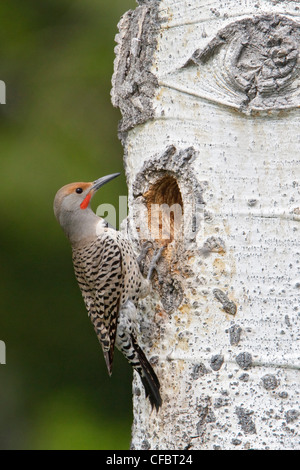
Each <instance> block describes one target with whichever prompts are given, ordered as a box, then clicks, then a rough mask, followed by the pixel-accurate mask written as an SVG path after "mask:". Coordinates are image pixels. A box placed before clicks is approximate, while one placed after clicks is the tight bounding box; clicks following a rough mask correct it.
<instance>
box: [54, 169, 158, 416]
mask: <svg viewBox="0 0 300 470" xmlns="http://www.w3.org/2000/svg"><path fill="white" fill-rule="evenodd" d="M117 176H119V173H115V174H112V175H108V176H104V177H103V178H99V179H97V180H96V181H94V182H92V183H71V184H67V185H66V186H63V187H62V188H61V189H60V190H59V191H58V192H57V193H56V196H55V199H54V214H55V216H56V218H57V220H58V222H59V223H60V225H61V227H62V229H63V230H64V232H65V234H66V235H67V237H68V238H69V240H70V242H71V246H72V258H73V265H74V271H75V276H76V279H77V281H78V284H79V287H80V289H81V293H82V296H83V299H84V302H85V306H86V309H87V311H88V315H89V317H90V319H91V321H92V324H93V326H94V329H95V332H96V334H97V337H98V339H99V342H100V344H101V346H102V350H103V354H104V358H105V362H106V365H107V369H108V373H109V375H111V372H112V364H113V355H114V346H115V345H116V347H117V348H118V349H119V350H120V351H121V352H122V353H123V354H124V356H125V357H126V359H127V360H128V361H129V363H130V364H131V365H132V367H133V368H134V369H135V370H136V371H137V372H138V373H139V375H140V377H141V380H142V383H143V385H144V388H145V393H146V396H147V397H148V398H149V400H150V403H151V405H152V408H153V407H154V406H155V408H156V409H157V410H158V409H159V407H160V405H161V403H162V401H161V396H160V393H159V388H160V384H159V381H158V378H157V376H156V374H155V372H154V370H153V368H152V366H151V365H150V363H149V362H148V360H147V358H146V356H145V354H144V353H143V351H142V349H141V348H140V347H139V345H138V343H137V339H136V313H137V311H136V308H137V304H138V300H139V299H140V298H143V297H146V296H147V295H148V294H149V293H150V287H151V284H150V278H151V275H152V272H153V269H154V268H155V265H156V262H157V261H158V259H159V257H160V254H161V251H162V249H161V250H159V251H158V252H157V253H156V255H155V256H154V258H153V260H152V263H151V264H150V269H149V272H148V276H147V278H145V277H144V276H143V275H142V273H141V271H140V268H139V264H138V260H137V259H136V257H135V254H134V252H133V249H132V247H131V244H130V242H129V241H128V240H127V239H126V238H125V237H124V236H123V235H122V234H121V233H120V232H119V231H117V230H115V229H114V228H111V227H109V226H108V224H107V222H106V221H105V220H104V219H102V218H100V217H98V216H97V215H96V214H95V213H94V212H93V210H92V209H91V207H90V201H91V198H92V197H93V195H94V194H95V192H96V191H97V190H98V189H99V188H100V187H101V186H103V185H104V184H105V183H107V182H108V181H111V180H112V179H113V178H116V177H117Z"/></svg>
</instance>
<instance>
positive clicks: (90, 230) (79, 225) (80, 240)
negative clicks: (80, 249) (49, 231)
mask: <svg viewBox="0 0 300 470" xmlns="http://www.w3.org/2000/svg"><path fill="white" fill-rule="evenodd" d="M61 225H62V228H63V230H64V232H65V234H66V235H67V237H68V238H69V240H70V242H71V245H72V247H77V246H80V245H82V244H86V243H88V242H89V241H91V240H95V238H96V237H97V233H98V232H99V227H100V229H101V227H102V226H103V228H104V226H105V221H104V220H103V219H101V218H100V217H98V216H97V215H96V214H95V213H94V212H93V211H92V209H90V208H87V209H84V210H81V211H80V213H74V212H68V213H66V214H65V217H64V220H63V223H62V224H61Z"/></svg>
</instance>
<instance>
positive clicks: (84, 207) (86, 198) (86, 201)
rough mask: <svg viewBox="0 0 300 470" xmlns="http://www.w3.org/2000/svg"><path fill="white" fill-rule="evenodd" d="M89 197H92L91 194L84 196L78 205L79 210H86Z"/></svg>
mask: <svg viewBox="0 0 300 470" xmlns="http://www.w3.org/2000/svg"><path fill="white" fill-rule="evenodd" d="M91 197H92V195H91V193H88V194H87V195H86V196H85V198H84V200H83V201H82V203H81V204H80V209H86V208H87V206H88V205H89V203H90V200H91Z"/></svg>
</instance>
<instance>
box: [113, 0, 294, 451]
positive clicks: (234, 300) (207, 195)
mask: <svg viewBox="0 0 300 470" xmlns="http://www.w3.org/2000/svg"><path fill="white" fill-rule="evenodd" d="M298 3H299V2H295V1H279V0H273V1H271V0H270V1H267V0H260V1H257V0H240V1H237V0H235V1H234V0H230V1H229V0H213V1H210V2H207V1H205V0H192V1H188V0H161V1H156V0H149V1H146V0H145V1H139V6H138V7H137V8H136V10H134V11H129V12H127V13H126V14H125V15H124V16H123V17H122V19H121V21H120V23H119V34H118V35H117V37H116V41H117V46H116V59H115V69H114V75H113V80H112V81H113V88H112V102H113V104H114V105H115V106H117V107H119V108H120V110H121V113H122V120H121V122H120V126H119V135H120V138H121V140H122V143H123V146H124V164H125V169H126V176H127V182H128V188H129V199H128V201H129V215H128V218H127V220H126V223H124V224H123V230H124V232H126V233H127V236H128V237H129V238H130V239H131V240H132V243H133V245H134V246H135V249H136V252H137V253H139V250H140V247H141V246H142V244H143V242H144V241H145V240H147V239H148V240H154V242H155V243H154V247H156V248H157V247H159V246H161V245H163V244H166V249H165V251H164V253H163V257H162V259H161V262H160V263H159V269H158V273H157V275H155V277H154V280H153V293H152V295H151V296H149V297H148V298H146V299H145V300H143V302H142V303H141V308H140V311H139V331H140V338H139V340H140V343H141V345H142V347H143V348H144V350H145V352H146V354H147V356H148V358H149V359H150V362H151V363H152V364H153V367H154V369H155V371H156V372H157V375H158V377H159V380H160V382H161V395H162V399H163V405H162V407H161V409H160V410H159V412H158V413H156V411H155V410H153V411H152V410H151V407H150V405H149V401H148V400H147V399H146V398H145V396H144V391H143V388H142V386H141V383H140V380H139V377H137V376H135V377H134V381H133V408H134V422H133V427H132V444H131V445H132V448H133V449H167V450H172V449H178V450H180V449H241V450H244V449H296V448H298V449H299V448H300V443H299V422H300V409H299V382H300V380H299V369H300V367H299V364H300V361H299V356H300V352H299V336H300V335H299V320H300V313H299V312H300V308H299V294H300V256H299V252H300V247H299V228H300V227H299V221H300V203H299V194H300V182H299V176H300V157H299V139H300V136H299V124H300V122H299V121H300V116H299V106H300V87H299V40H300V10H299V5H298ZM172 206H174V207H173V209H174V210H173V209H172ZM168 207H169V208H170V207H171V211H170V209H169V213H168ZM158 209H161V212H160V213H159V212H157V210H158ZM175 209H176V210H178V214H180V210H181V213H182V217H180V216H177V215H176V214H175V213H176V210H175ZM155 211H156V212H155ZM155 214H156V215H155ZM169 215H170V217H169V219H170V226H169V227H168V224H167V219H168V216H169ZM164 218H165V219H166V224H165V225H166V228H164ZM153 221H154V222H153ZM155 221H156V222H157V221H159V224H158V225H157V224H156V223H155ZM149 254H151V250H150V252H149ZM146 264H147V263H146Z"/></svg>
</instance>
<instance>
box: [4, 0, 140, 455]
mask: <svg viewBox="0 0 300 470" xmlns="http://www.w3.org/2000/svg"><path fill="white" fill-rule="evenodd" d="M135 7H136V2H135V1H134V0H113V1H111V2H107V1H105V0H85V1H84V2H82V1H81V0H38V1H37V0H36V1H35V0H27V1H26V2H24V0H9V1H8V2H1V3H0V18H1V23H0V80H3V81H4V82H5V83H6V87H7V104H6V105H0V174H1V204H0V212H1V235H0V236H1V258H0V260H1V262H0V271H1V283H0V305H1V315H0V340H2V341H4V342H5V343H6V352H7V359H6V361H7V363H6V365H0V449H127V448H129V443H130V430H131V429H130V428H131V421H132V401H131V379H132V371H131V368H130V366H129V365H128V364H127V362H126V361H125V359H124V358H123V357H122V356H121V355H120V354H119V353H118V352H117V353H116V357H115V364H114V372H113V376H112V377H111V378H109V377H108V375H107V372H106V370H105V364H104V359H103V356H102V352H101V348H100V345H99V344H98V340H97V338H96V335H95V333H94V330H93V328H92V325H91V324H90V321H89V319H88V317H87V313H86V311H85V308H84V305H83V301H82V298H81V294H80V291H79V288H78V287H77V284H76V281H75V278H74V274H73V267H72V262H71V252H70V246H69V243H68V241H67V240H66V239H65V237H64V234H63V232H62V231H61V229H60V227H59V225H58V224H57V222H56V220H55V219H54V215H53V209H52V205H53V198H54V195H55V193H56V191H57V190H58V189H59V188H60V187H61V186H62V185H64V184H66V183H69V182H72V181H91V180H94V179H96V178H98V177H100V176H103V175H105V174H109V173H114V172H117V171H123V160H122V147H121V144H120V142H119V140H118V138H117V125H118V121H119V119H120V115H119V111H118V110H116V109H114V108H113V107H112V105H111V102H110V89H111V76H112V72H113V60H114V47H115V42H114V36H115V34H116V33H117V23H118V21H119V19H120V17H121V15H122V14H123V13H124V12H125V11H127V10H128V9H131V8H135ZM126 193H127V190H126V185H125V177H124V173H123V174H122V176H121V177H120V178H118V179H117V180H114V181H113V182H112V183H111V184H109V185H107V186H105V187H104V188H103V189H102V190H101V193H100V192H99V193H98V194H97V196H96V197H95V200H94V201H93V208H94V209H96V207H97V205H99V204H100V203H101V202H109V203H112V204H115V205H117V204H118V196H119V194H123V195H125V194H126Z"/></svg>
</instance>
